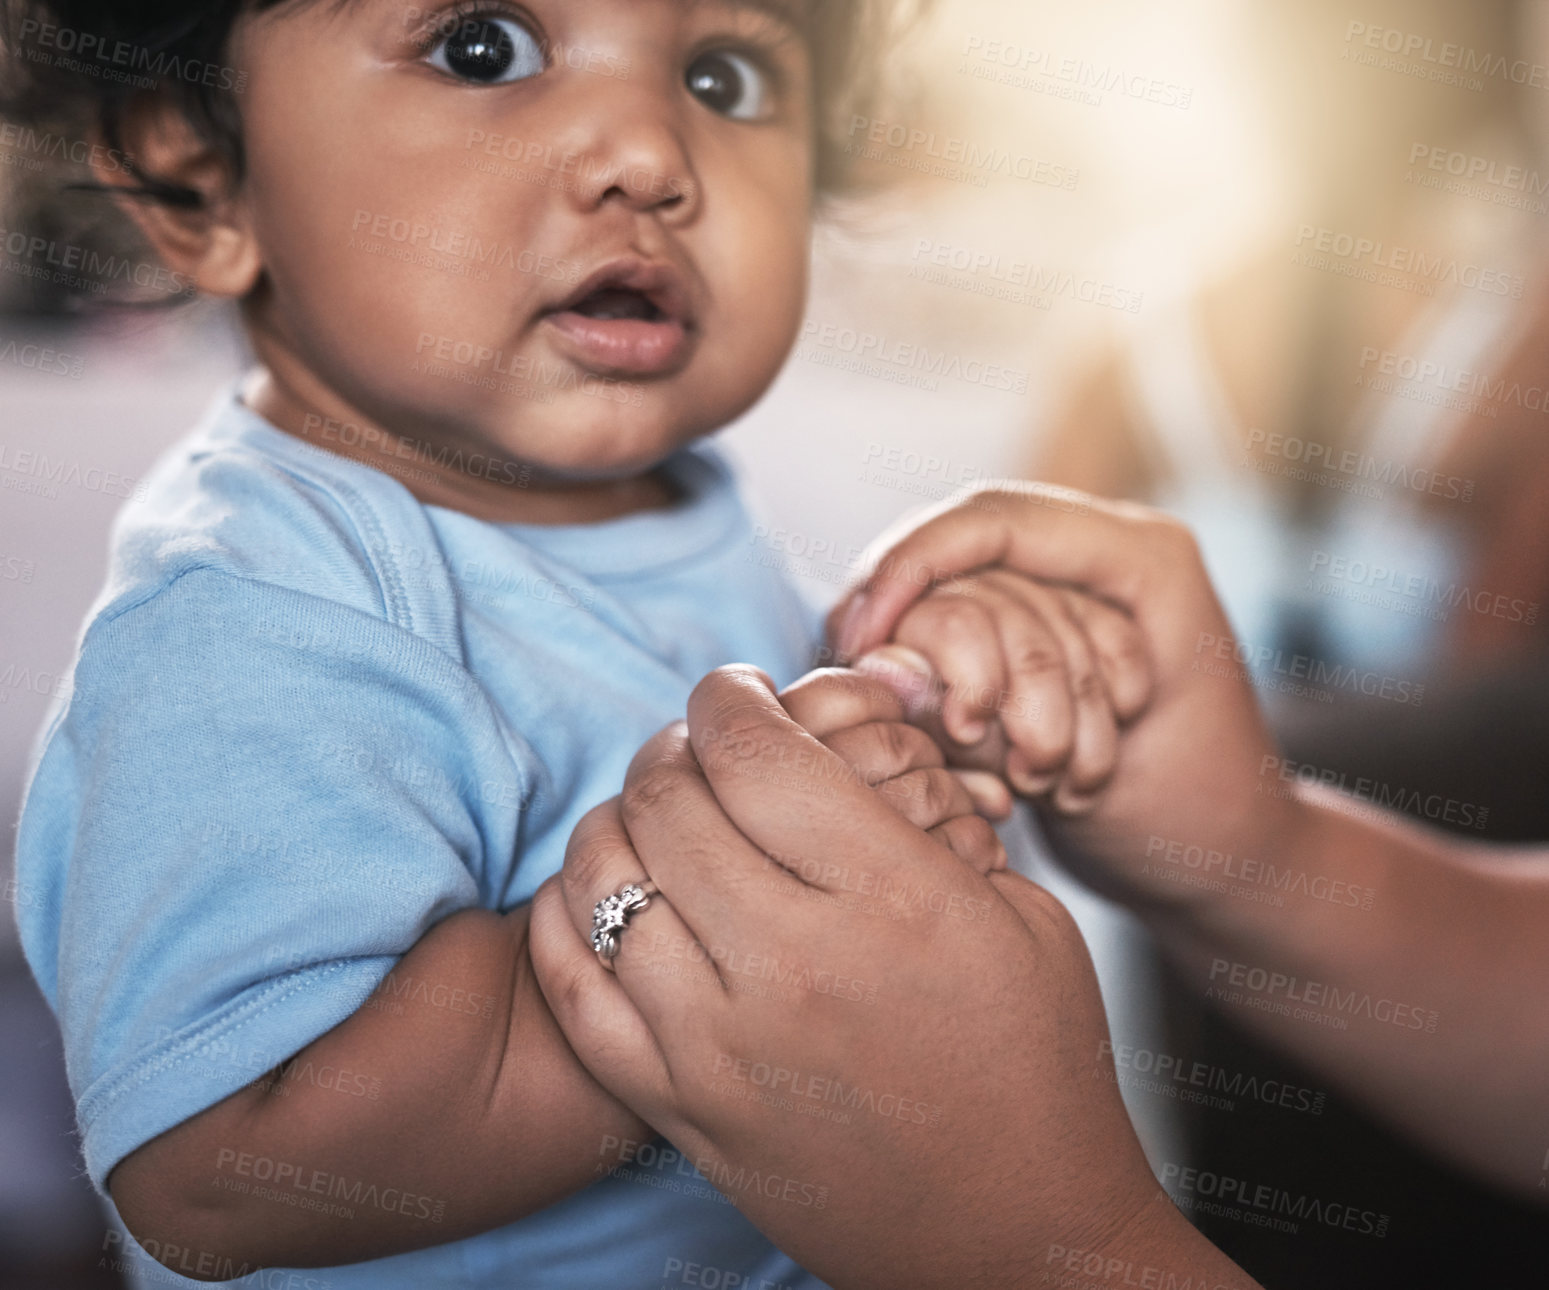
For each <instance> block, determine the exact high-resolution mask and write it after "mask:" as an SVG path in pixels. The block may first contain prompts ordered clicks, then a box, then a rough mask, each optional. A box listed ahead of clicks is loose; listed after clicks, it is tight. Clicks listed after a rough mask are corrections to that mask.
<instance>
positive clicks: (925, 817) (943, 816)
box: [877, 767, 975, 832]
mask: <svg viewBox="0 0 1549 1290" xmlns="http://www.w3.org/2000/svg"><path fill="white" fill-rule="evenodd" d="M877 792H878V793H880V794H881V795H882V800H883V801H885V802H887V803H888V805H890V806H891V807H892V808H893V809H894V810H895V811H897V812H898V813H899V814H900V815H902V816H903V817H904V819H906V820H908V821H909V823H910V824H912V825H914V827H915V828H917V829H924V830H925V831H926V832H929V831H930V830H931V829H933V828H935V827H936V826H937V825H938V824H945V823H946V822H947V821H948V820H950V819H954V818H956V817H957V816H959V815H973V814H974V813H975V812H974V803H973V798H971V797H970V796H969V795H968V790H967V789H966V788H965V787H963V784H962V781H961V780H959V779H958V777H957V776H956V775H954V774H953V773H952V772H951V771H949V770H947V769H946V768H945V767H934V768H930V769H926V770H911V771H909V772H908V773H907V774H903V775H899V776H898V777H897V778H895V779H890V780H888V781H886V782H885V783H882V784H878V785H877Z"/></svg>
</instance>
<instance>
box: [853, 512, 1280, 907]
mask: <svg viewBox="0 0 1549 1290" xmlns="http://www.w3.org/2000/svg"><path fill="white" fill-rule="evenodd" d="M877 546H878V554H877V556H876V557H875V560H874V565H875V571H874V572H873V573H872V575H871V576H870V577H869V578H868V579H867V580H866V581H865V582H864V583H863V584H862V585H861V586H860V587H858V588H856V589H855V590H854V591H852V592H851V593H850V594H849V595H847V596H846V597H845V598H844V599H843V600H842V601H841V602H840V604H839V605H838V606H837V607H836V609H835V610H834V613H833V615H832V616H831V617H830V620H829V630H830V636H831V639H832V641H833V643H834V645H835V646H836V648H837V650H838V652H839V654H840V655H841V656H845V657H855V656H859V655H862V654H865V653H866V652H867V651H869V650H873V649H875V648H877V647H878V646H881V645H883V644H884V643H886V642H888V641H889V640H891V639H893V634H894V632H895V629H896V628H897V626H898V624H899V623H900V622H901V621H903V620H905V618H906V617H907V615H908V614H909V613H910V612H911V607H912V606H914V605H915V604H916V603H918V602H919V601H920V600H921V598H922V597H924V596H926V595H927V594H929V591H930V589H931V588H932V587H933V586H935V585H937V584H938V583H950V582H955V581H960V580H961V579H962V578H964V577H965V576H967V575H971V574H975V573H981V572H984V571H999V572H1000V574H1001V575H1004V574H1005V573H1014V574H1017V575H1022V576H1024V577H1029V578H1036V579H1039V580H1041V581H1043V582H1045V583H1048V584H1053V585H1058V586H1065V587H1068V588H1071V589H1073V590H1074V591H1077V592H1080V593H1082V594H1083V595H1084V596H1087V597H1092V598H1095V599H1097V600H1100V601H1106V602H1108V603H1109V604H1111V605H1112V606H1114V607H1115V608H1117V609H1118V610H1120V611H1122V613H1123V614H1124V615H1125V617H1126V618H1127V619H1128V620H1129V621H1132V622H1133V623H1134V625H1135V626H1136V627H1137V628H1138V629H1139V637H1140V642H1141V648H1143V649H1144V650H1145V651H1147V652H1148V653H1149V660H1148V661H1147V665H1146V666H1147V669H1148V671H1149V675H1150V676H1151V677H1152V678H1153V689H1152V691H1151V694H1150V702H1149V705H1148V706H1146V707H1145V710H1144V712H1143V713H1140V714H1139V716H1138V719H1136V720H1135V721H1134V722H1133V723H1132V724H1130V725H1129V726H1128V727H1127V729H1126V730H1125V731H1124V734H1123V738H1122V740H1121V741H1120V744H1119V747H1118V750H1117V754H1116V759H1115V761H1114V768H1113V770H1112V772H1111V775H1110V777H1109V778H1108V780H1107V782H1106V784H1105V786H1104V787H1103V788H1102V789H1101V791H1100V795H1099V796H1098V797H1097V798H1096V800H1095V802H1094V803H1093V804H1092V806H1091V808H1090V810H1089V811H1088V813H1087V814H1086V815H1084V816H1082V817H1079V818H1059V817H1057V816H1050V817H1048V818H1046V823H1047V824H1048V825H1049V832H1050V835H1051V837H1052V838H1053V839H1054V840H1055V842H1056V843H1057V844H1059V845H1060V847H1061V851H1062V853H1063V854H1064V855H1065V857H1066V858H1067V859H1068V860H1069V861H1070V862H1071V864H1072V865H1073V867H1076V868H1077V869H1078V871H1079V872H1080V873H1081V874H1082V875H1083V876H1084V877H1086V878H1087V879H1088V881H1090V882H1092V883H1093V885H1095V886H1097V887H1099V888H1101V889H1102V890H1104V891H1107V892H1108V893H1110V894H1112V895H1116V896H1118V897H1120V898H1122V899H1124V900H1126V901H1127V902H1129V903H1130V904H1132V905H1135V906H1137V907H1141V908H1145V907H1146V906H1172V905H1181V904H1189V903H1198V901H1199V899H1200V892H1199V889H1197V888H1195V887H1190V886H1186V885H1183V884H1181V883H1180V882H1178V881H1177V880H1178V879H1179V878H1180V877H1181V876H1184V875H1183V871H1182V869H1181V867H1180V866H1178V865H1169V864H1166V863H1155V862H1154V861H1155V857H1156V855H1157V854H1159V853H1160V854H1163V855H1164V856H1170V855H1176V854H1179V853H1182V852H1185V851H1189V852H1190V854H1193V852H1194V851H1196V850H1197V853H1198V854H1200V855H1201V856H1204V855H1208V854H1209V853H1210V852H1212V851H1213V852H1216V853H1217V855H1218V856H1225V855H1228V854H1236V855H1238V856H1241V855H1243V854H1249V855H1253V856H1259V855H1261V854H1263V855H1270V854H1273V853H1274V852H1275V850H1276V848H1278V847H1279V846H1280V845H1282V844H1283V843H1284V841H1285V840H1286V839H1287V838H1289V837H1290V836H1292V835H1293V834H1295V832H1296V831H1297V829H1298V828H1299V827H1300V823H1301V813H1300V810H1299V807H1298V805H1297V804H1296V803H1294V802H1290V801H1284V800H1282V799H1280V798H1278V797H1275V796H1271V795H1269V794H1266V793H1265V792H1264V788H1265V784H1264V780H1263V779H1262V777H1261V772H1262V770H1263V767H1264V766H1265V765H1266V764H1267V763H1266V759H1271V760H1272V759H1273V757H1274V754H1275V746H1274V743H1273V741H1272V739H1271V737H1270V735H1269V731H1268V728H1267V726H1266V725H1265V723H1264V720H1263V718H1262V715H1261V713H1260V711H1259V706H1258V702H1257V699H1256V697H1255V695H1254V691H1253V686H1252V680H1251V676H1250V673H1249V670H1248V668H1247V667H1246V666H1244V664H1243V660H1244V659H1245V658H1250V657H1252V656H1253V652H1254V650H1255V649H1257V648H1258V647H1256V646H1254V645H1252V644H1249V645H1247V646H1242V645H1240V644H1239V642H1237V640H1236V638H1235V636H1234V635H1233V632H1232V629H1231V625H1230V624H1229V623H1228V621H1227V618H1226V614H1225V612H1224V611H1223V610H1222V608H1221V605H1220V602H1219V600H1217V598H1216V595H1215V592H1214V590H1213V588H1212V587H1211V585H1210V579H1209V576H1208V574H1207V573H1206V571H1205V565H1204V561H1203V559H1202V558H1201V556H1200V552H1199V548H1198V545H1197V544H1196V543H1195V541H1194V539H1193V537H1192V535H1191V534H1190V533H1189V531H1188V530H1187V529H1186V528H1185V527H1184V526H1183V525H1181V524H1179V523H1178V522H1176V521H1175V520H1172V519H1170V518H1168V517H1167V516H1165V515H1162V514H1161V513H1160V512H1157V511H1152V510H1149V509H1147V508H1145V507H1141V506H1135V505H1131V504H1128V503H1116V502H1103V501H1100V500H1098V499H1096V498H1089V497H1085V496H1083V495H1081V494H1072V493H1070V492H1069V491H1068V490H1064V489H1053V488H1045V487H1042V486H1039V485H1036V484H1006V485H1002V486H996V487H993V488H986V489H981V490H977V491H975V492H974V493H972V494H971V495H969V496H967V497H966V498H964V499H960V500H957V501H954V502H949V503H945V504H943V505H942V506H940V507H937V508H934V509H933V510H931V511H928V512H926V513H925V514H924V515H923V516H921V517H920V518H918V519H916V520H913V521H911V522H909V523H908V524H906V525H904V526H902V527H900V528H899V529H897V530H895V531H894V532H893V533H891V534H889V535H886V536H884V538H882V539H879V542H878V544H877ZM1114 639H1115V644H1114V649H1116V650H1117V651H1119V652H1121V653H1122V652H1123V651H1124V650H1126V649H1131V648H1133V647H1134V646H1133V641H1130V640H1128V639H1127V638H1125V637H1122V636H1118V637H1115V638H1114ZM1304 662H1305V661H1304ZM1191 849H1192V850H1191Z"/></svg>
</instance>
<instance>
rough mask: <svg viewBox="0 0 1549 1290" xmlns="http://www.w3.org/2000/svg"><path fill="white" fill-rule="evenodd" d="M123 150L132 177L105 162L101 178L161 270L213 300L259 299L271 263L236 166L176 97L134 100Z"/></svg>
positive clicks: (122, 130) (125, 119) (122, 132)
mask: <svg viewBox="0 0 1549 1290" xmlns="http://www.w3.org/2000/svg"><path fill="white" fill-rule="evenodd" d="M119 144H120V146H121V148H122V151H123V152H124V153H125V154H127V155H128V157H129V158H130V159H131V160H132V163H133V166H132V170H126V169H125V168H124V167H122V166H119V165H117V164H114V162H113V161H98V162H94V165H93V169H94V170H95V172H96V173H95V178H96V180H97V181H98V182H99V183H101V184H103V185H104V186H106V187H109V188H112V189H114V190H116V191H117V192H118V193H119V194H120V196H119V201H120V204H121V205H122V206H123V208H124V210H125V211H126V213H127V214H128V215H129V216H130V218H132V219H133V220H134V222H135V224H136V225H137V226H138V227H139V229H140V231H141V232H142V233H143V234H144V235H145V237H146V239H147V241H149V242H150V244H151V248H152V249H153V250H154V251H155V252H156V255H157V256H158V258H159V259H160V261H161V263H162V264H163V265H164V266H165V267H166V268H167V269H168V270H169V271H170V272H172V273H175V274H178V275H180V276H181V277H182V278H183V279H184V280H185V281H187V282H189V283H191V284H192V285H193V286H194V287H195V288H197V289H198V290H199V291H200V292H202V293H204V294H207V295H212V296H226V297H230V298H232V299H240V298H241V297H242V296H245V295H246V294H247V293H248V292H249V291H251V290H252V289H253V287H254V286H255V285H256V284H257V282H258V278H259V275H260V274H261V272H262V270H263V260H262V257H261V256H260V254H259V249H258V242H257V239H256V238H255V237H254V236H253V232H252V226H251V220H250V219H249V216H248V211H247V207H246V203H245V202H244V201H243V200H242V199H241V195H240V193H239V190H238V185H237V183H236V181H235V176H234V174H233V170H232V163H231V161H230V160H229V158H227V157H226V156H225V154H224V153H223V152H222V151H221V149H220V148H219V147H218V146H216V145H215V144H214V143H212V142H211V141H210V140H209V139H208V138H206V137H205V136H204V135H202V134H201V133H200V132H199V130H198V129H196V128H195V126H194V124H193V122H191V121H190V120H189V119H188V116H187V114H186V113H185V112H184V111H183V109H182V107H181V105H180V104H178V102H177V101H176V99H175V97H174V96H172V95H170V94H166V93H154V94H141V95H137V96H136V97H135V98H134V99H133V100H131V102H130V103H129V104H128V105H127V106H126V108H125V110H124V112H123V115H122V117H121V119H120V122H119ZM147 186H149V187H150V188H151V189H152V191H146V188H147ZM179 190H181V191H179Z"/></svg>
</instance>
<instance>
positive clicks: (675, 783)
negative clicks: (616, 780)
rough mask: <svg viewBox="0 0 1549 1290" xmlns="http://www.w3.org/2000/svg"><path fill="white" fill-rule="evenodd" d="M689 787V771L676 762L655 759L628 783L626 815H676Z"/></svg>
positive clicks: (625, 797) (633, 775)
mask: <svg viewBox="0 0 1549 1290" xmlns="http://www.w3.org/2000/svg"><path fill="white" fill-rule="evenodd" d="M688 787H689V774H688V771H687V770H686V769H685V768H684V767H683V766H681V765H680V764H678V763H677V762H674V761H657V762H652V763H651V764H650V765H649V766H644V767H641V768H640V769H638V770H636V771H634V772H633V773H631V775H630V776H629V778H628V779H627V780H626V781H625V784H624V793H623V799H622V805H623V808H624V815H625V817H626V818H630V817H636V818H638V817H639V816H641V815H648V814H649V815H661V814H672V813H675V812H676V811H678V810H679V809H681V803H682V801H683V798H684V794H685V792H686V791H687V789H688Z"/></svg>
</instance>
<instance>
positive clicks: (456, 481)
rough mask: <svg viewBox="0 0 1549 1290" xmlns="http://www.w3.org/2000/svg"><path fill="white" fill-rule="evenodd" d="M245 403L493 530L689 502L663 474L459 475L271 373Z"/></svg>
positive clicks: (257, 376)
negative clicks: (365, 430)
mask: <svg viewBox="0 0 1549 1290" xmlns="http://www.w3.org/2000/svg"><path fill="white" fill-rule="evenodd" d="M242 401H243V403H245V404H246V405H247V406H248V407H249V408H251V409H252V410H253V411H254V412H256V413H257V414H258V415H259V416H261V417H263V418H264V420H265V421H267V422H269V424H270V425H272V426H274V427H275V429H277V430H280V431H282V432H283V433H285V434H288V435H291V436H292V437H294V438H297V439H300V440H302V441H304V442H306V443H308V444H311V445H312V446H313V447H314V448H317V449H319V450H320V451H323V452H330V453H333V454H334V455H335V456H339V457H345V458H348V459H349V460H351V461H357V462H360V463H362V464H363V465H366V466H370V467H371V468H372V469H374V470H380V471H381V472H382V473H383V474H386V475H391V476H392V477H393V478H394V479H396V480H397V481H398V482H399V483H401V484H402V485H403V486H404V487H405V488H407V489H408V490H409V492H410V493H412V494H413V495H414V497H415V498H416V499H417V500H419V501H421V502H423V503H424V504H425V505H427V506H439V507H442V508H443V509H445V510H450V511H461V512H462V513H463V514H465V515H471V516H473V518H474V519H479V520H486V521H488V522H490V523H495V524H543V525H558V524H601V523H605V522H606V521H608V520H616V519H621V518H623V517H624V516H626V515H634V514H637V513H640V512H643V511H655V510H665V509H667V508H669V507H671V506H674V505H676V504H677V503H678V502H680V501H681V500H682V492H681V490H680V489H679V488H678V486H677V485H676V484H675V483H674V481H673V480H672V479H671V477H670V476H669V475H668V473H667V472H666V471H664V470H662V469H660V468H657V469H655V470H650V471H647V472H645V473H644V474H641V475H636V476H633V477H631V478H628V479H616V480H601V481H590V482H585V481H580V482H578V481H575V480H553V479H544V478H541V477H540V476H539V475H537V474H536V473H535V472H533V471H532V470H531V469H530V468H528V467H526V466H519V465H516V464H515V463H500V464H498V467H496V468H492V467H491V466H490V464H489V463H488V461H487V459H485V458H480V459H478V460H477V461H476V462H475V468H474V469H457V468H456V467H455V466H454V465H451V464H449V463H450V462H455V461H457V460H459V458H458V457H456V456H455V455H452V454H450V453H447V454H442V453H437V454H424V453H420V452H417V451H416V452H413V453H405V452H402V451H399V448H400V445H401V444H402V443H405V442H407V441H402V440H400V441H397V442H395V441H393V439H392V438H391V437H390V436H388V435H386V434H377V435H367V434H362V433H361V431H360V427H359V426H358V425H355V424H353V423H345V422H344V421H343V420H342V419H341V418H328V417H323V416H321V415H320V414H318V413H316V412H313V411H311V410H310V409H309V407H308V406H307V404H306V403H305V401H304V400H302V399H300V398H298V397H296V396H295V395H293V394H292V393H291V392H289V391H288V390H287V389H286V388H285V387H284V386H283V385H282V384H281V383H280V382H278V381H276V380H275V379H274V378H273V376H272V374H271V373H269V372H268V371H267V370H264V369H260V370H259V371H258V372H256V373H254V376H253V379H251V380H250V381H249V382H248V383H247V384H246V386H245V387H244V388H243V391H242ZM352 431H353V433H352ZM468 460H469V461H474V457H472V456H470V457H468ZM438 463H439V464H438Z"/></svg>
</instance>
